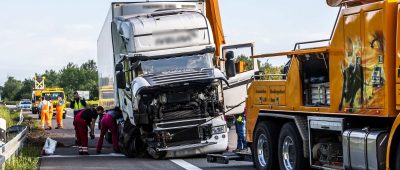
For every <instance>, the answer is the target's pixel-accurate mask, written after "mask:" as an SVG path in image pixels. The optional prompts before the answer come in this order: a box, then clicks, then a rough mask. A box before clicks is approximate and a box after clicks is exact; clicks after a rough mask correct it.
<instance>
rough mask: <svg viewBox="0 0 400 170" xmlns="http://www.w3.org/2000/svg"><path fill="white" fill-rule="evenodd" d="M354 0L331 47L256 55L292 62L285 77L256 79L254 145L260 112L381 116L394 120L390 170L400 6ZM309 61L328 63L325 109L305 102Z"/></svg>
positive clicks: (251, 113) (251, 114)
mask: <svg viewBox="0 0 400 170" xmlns="http://www.w3.org/2000/svg"><path fill="white" fill-rule="evenodd" d="M330 1H335V0H330ZM349 2H351V3H349V4H348V5H347V6H346V7H343V8H342V9H341V11H340V14H339V16H338V20H337V22H336V25H335V29H334V32H333V34H332V37H331V39H330V40H329V45H328V46H323V47H317V48H309V49H295V50H294V51H289V52H282V53H274V54H263V55H256V56H253V57H252V58H266V57H274V56H282V55H284V56H288V57H289V58H290V64H289V65H288V70H287V71H286V72H285V73H284V74H285V76H281V77H282V79H280V80H269V79H268V76H267V77H263V78H259V79H255V80H253V82H252V83H251V85H250V86H249V88H248V98H247V100H246V111H247V112H246V113H247V115H246V120H247V125H246V134H247V141H248V142H252V141H253V134H254V130H255V128H256V125H257V123H259V120H260V117H259V113H260V112H261V111H268V112H275V113H277V114H296V115H305V116H306V115H313V116H328V117H329V116H331V117H363V118H371V119H372V118H381V119H385V120H387V121H388V122H390V124H387V125H384V126H385V127H387V129H389V139H388V145H387V152H386V155H387V156H386V158H387V159H386V167H387V169H389V165H390V162H389V161H390V160H391V159H390V158H391V157H392V155H393V148H392V146H397V145H398V142H399V136H400V130H399V129H400V126H399V124H400V116H399V110H400V22H398V21H400V6H399V4H398V2H397V1H393V0H385V1H378V0H375V1H374V0H372V1H371V0H368V1H362V0H358V1H357V0H356V1H349ZM328 3H329V2H328ZM331 3H332V4H336V3H334V2H331ZM340 3H342V2H338V3H337V4H340ZM309 59H318V60H322V59H323V60H324V61H326V63H325V64H326V66H325V67H326V68H327V69H328V70H329V71H328V76H329V80H328V81H327V83H328V84H329V86H328V87H329V89H328V91H329V93H330V96H329V98H327V99H326V100H328V101H329V102H326V103H327V104H325V105H311V104H307V103H306V102H305V98H306V96H305V95H304V94H305V92H304V88H305V87H303V86H304V83H303V76H304V75H303V72H302V70H305V69H304V65H303V63H304V62H306V61H308V60H309ZM370 126H372V127H373V126H374V125H373V124H371V125H370ZM379 126H382V125H379ZM394 139H396V140H395V141H394Z"/></svg>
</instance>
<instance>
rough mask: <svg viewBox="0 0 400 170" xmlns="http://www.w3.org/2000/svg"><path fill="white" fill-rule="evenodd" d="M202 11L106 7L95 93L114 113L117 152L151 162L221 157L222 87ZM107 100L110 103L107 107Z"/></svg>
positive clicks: (192, 5) (145, 5) (175, 6)
mask: <svg viewBox="0 0 400 170" xmlns="http://www.w3.org/2000/svg"><path fill="white" fill-rule="evenodd" d="M204 8H205V5H204V4H203V3H199V2H176V1H175V2H141V3H125V2H124V3H112V5H111V8H110V10H109V13H108V15H107V18H106V21H105V23H104V25H103V28H102V31H101V33H100V36H99V39H98V69H99V88H100V89H102V88H110V87H111V89H113V92H114V93H113V94H112V95H110V94H108V95H102V94H100V100H110V101H109V102H105V103H109V105H108V106H106V108H107V109H111V108H112V107H113V106H119V107H120V108H121V109H122V110H123V115H124V120H122V121H120V122H119V123H118V125H119V132H120V147H121V150H122V152H123V153H124V154H125V155H126V156H128V157H131V156H137V155H141V154H144V153H146V152H147V153H148V154H149V155H151V156H152V157H153V158H164V157H181V156H188V155H196V154H206V153H215V152H223V151H224V150H226V148H227V146H228V135H227V127H226V121H225V120H224V116H223V113H224V111H225V106H224V96H223V82H226V83H227V78H226V77H225V75H224V74H223V72H222V71H221V70H219V69H217V68H216V67H215V63H216V62H215V54H214V51H215V45H214V41H213V34H212V30H211V28H210V24H209V22H208V20H207V18H206V17H205V14H204V13H205V9H204ZM111 101H113V102H111Z"/></svg>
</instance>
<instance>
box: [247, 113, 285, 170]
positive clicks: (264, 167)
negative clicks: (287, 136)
mask: <svg viewBox="0 0 400 170" xmlns="http://www.w3.org/2000/svg"><path fill="white" fill-rule="evenodd" d="M278 131H279V128H278V126H277V125H276V124H275V123H273V122H269V121H268V122H260V123H258V124H257V127H256V130H255V131H254V138H253V143H252V153H253V160H254V166H255V167H256V168H257V169H259V170H275V169H277V167H278V162H277V157H276V154H277V149H276V146H277V143H278V141H277V139H278ZM263 138H264V140H265V141H264V143H263V144H261V143H262V140H260V144H259V143H258V141H259V139H263ZM261 146H262V148H260V147H261ZM258 149H260V150H262V151H263V153H260V155H259V153H258V152H257V150H258Z"/></svg>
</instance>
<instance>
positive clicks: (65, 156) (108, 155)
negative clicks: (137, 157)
mask: <svg viewBox="0 0 400 170" xmlns="http://www.w3.org/2000/svg"><path fill="white" fill-rule="evenodd" d="M124 156H125V155H123V154H119V153H110V154H100V155H49V156H42V157H41V158H78V157H124Z"/></svg>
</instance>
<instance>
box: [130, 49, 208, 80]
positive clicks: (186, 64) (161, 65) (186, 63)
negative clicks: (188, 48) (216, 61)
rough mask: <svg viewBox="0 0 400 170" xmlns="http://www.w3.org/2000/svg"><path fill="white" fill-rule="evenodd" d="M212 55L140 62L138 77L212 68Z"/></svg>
mask: <svg viewBox="0 0 400 170" xmlns="http://www.w3.org/2000/svg"><path fill="white" fill-rule="evenodd" d="M212 59H213V55H212V54H202V55H192V56H182V57H175V58H167V59H158V60H147V61H142V62H140V65H139V66H138V68H137V69H136V71H137V73H138V75H139V76H140V75H148V74H167V73H174V72H187V71H196V70H200V69H203V68H212Z"/></svg>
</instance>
